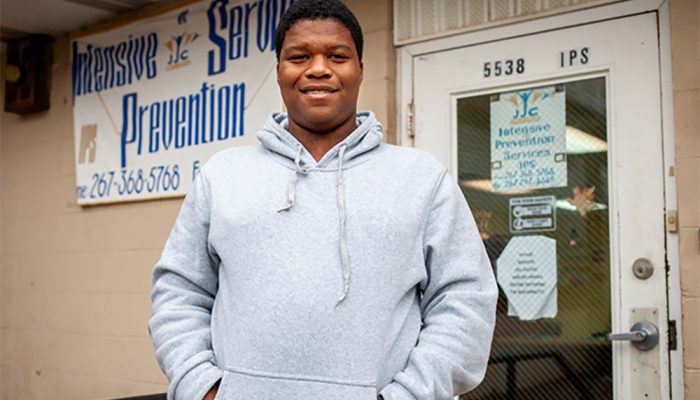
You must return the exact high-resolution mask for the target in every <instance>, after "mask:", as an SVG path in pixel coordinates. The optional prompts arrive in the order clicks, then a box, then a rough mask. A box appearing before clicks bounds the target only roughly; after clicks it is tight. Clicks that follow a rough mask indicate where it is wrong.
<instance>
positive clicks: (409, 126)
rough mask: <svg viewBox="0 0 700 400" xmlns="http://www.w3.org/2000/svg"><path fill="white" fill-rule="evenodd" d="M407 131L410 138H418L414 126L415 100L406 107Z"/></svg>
mask: <svg viewBox="0 0 700 400" xmlns="http://www.w3.org/2000/svg"><path fill="white" fill-rule="evenodd" d="M406 130H407V131H408V137H409V138H411V139H414V138H415V137H416V132H415V130H414V126H413V100H411V102H410V103H408V104H407V105H406Z"/></svg>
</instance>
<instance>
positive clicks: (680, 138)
mask: <svg viewBox="0 0 700 400" xmlns="http://www.w3.org/2000/svg"><path fill="white" fill-rule="evenodd" d="M669 6H670V14H671V54H672V63H673V71H672V74H673V102H674V122H675V134H676V175H677V185H678V220H679V223H680V252H681V254H680V263H681V264H680V266H681V301H682V307H683V341H684V349H683V350H684V367H685V385H686V393H685V398H686V399H698V398H700V101H699V99H700V2H698V1H697V0H671V1H670V3H669Z"/></svg>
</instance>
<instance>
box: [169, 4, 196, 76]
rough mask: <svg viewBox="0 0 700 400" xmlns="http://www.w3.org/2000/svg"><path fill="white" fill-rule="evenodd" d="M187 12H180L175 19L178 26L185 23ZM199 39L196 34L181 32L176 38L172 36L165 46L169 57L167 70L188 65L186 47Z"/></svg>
mask: <svg viewBox="0 0 700 400" xmlns="http://www.w3.org/2000/svg"><path fill="white" fill-rule="evenodd" d="M188 11H189V10H185V11H183V12H181V13H180V14H179V15H178V17H177V23H178V25H182V24H186V23H187V14H188ZM198 37H199V34H197V32H186V31H185V32H183V33H181V34H179V35H177V36H173V37H172V38H171V39H170V40H168V42H167V43H166V44H165V47H167V48H168V51H169V52H170V55H169V56H168V67H167V69H174V68H179V67H184V66H186V65H189V64H190V60H189V51H188V50H187V47H188V46H189V45H190V43H192V42H194V41H195V40H196V39H197V38H198Z"/></svg>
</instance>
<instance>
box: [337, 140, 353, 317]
mask: <svg viewBox="0 0 700 400" xmlns="http://www.w3.org/2000/svg"><path fill="white" fill-rule="evenodd" d="M347 147H348V146H347V145H346V144H343V145H341V146H340V151H339V152H338V184H337V190H338V219H339V221H340V224H339V225H340V262H341V266H342V270H343V292H342V294H341V295H340V299H338V304H340V303H341V302H342V301H343V300H345V297H347V295H348V290H349V289H350V259H349V257H348V244H347V237H346V234H345V187H344V185H343V157H344V156H345V149H346V148H347Z"/></svg>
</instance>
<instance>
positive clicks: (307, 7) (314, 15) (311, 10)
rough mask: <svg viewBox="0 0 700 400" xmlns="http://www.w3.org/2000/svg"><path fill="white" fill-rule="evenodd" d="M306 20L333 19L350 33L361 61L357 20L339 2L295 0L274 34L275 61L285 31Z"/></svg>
mask: <svg viewBox="0 0 700 400" xmlns="http://www.w3.org/2000/svg"><path fill="white" fill-rule="evenodd" d="M307 19H312V20H313V19H335V20H337V21H338V22H340V23H341V24H343V25H344V26H345V27H346V28H348V30H349V31H350V35H351V36H352V40H353V41H354V42H355V48H356V49H357V55H358V57H359V58H360V61H362V46H363V45H364V40H363V39H362V28H361V27H360V23H359V22H357V18H355V15H354V14H353V13H352V11H350V10H349V9H348V8H347V7H346V6H345V4H343V3H341V2H340V1H339V0H296V1H294V2H293V3H292V4H291V5H290V6H289V8H288V9H287V11H286V12H285V13H284V15H283V16H282V19H280V23H279V25H277V31H276V32H275V52H276V53H277V61H279V59H280V51H282V43H283V42H284V38H285V36H286V35H287V31H288V30H289V29H291V27H292V26H293V25H294V24H296V23H297V22H299V21H301V20H307Z"/></svg>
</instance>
